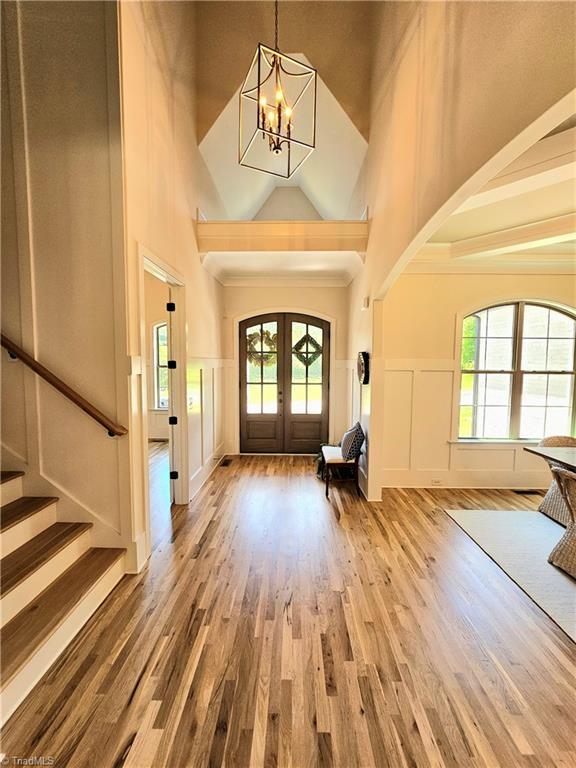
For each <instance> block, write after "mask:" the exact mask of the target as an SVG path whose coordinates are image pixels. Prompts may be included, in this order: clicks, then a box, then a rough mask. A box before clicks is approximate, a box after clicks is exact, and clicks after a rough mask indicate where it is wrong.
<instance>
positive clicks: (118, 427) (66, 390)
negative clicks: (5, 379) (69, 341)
mask: <svg viewBox="0 0 576 768" xmlns="http://www.w3.org/2000/svg"><path fill="white" fill-rule="evenodd" d="M1 343H2V346H3V347H4V349H6V350H7V351H8V354H9V355H10V357H12V358H13V359H16V358H18V360H21V361H22V362H23V363H24V365H27V366H28V368H30V369H31V370H32V371H34V373H37V374H38V376H40V377H41V378H42V379H44V381H47V382H48V384H50V385H51V386H53V387H54V389H57V390H58V392H61V393H62V394H63V395H64V397H67V398H68V400H71V401H72V402H73V403H74V405H77V406H78V408H80V409H81V410H83V411H84V413H87V414H88V416H90V417H91V418H92V419H94V421H97V422H98V424H101V425H102V426H103V427H104V429H105V430H106V431H107V432H108V434H109V435H110V437H122V435H126V434H128V430H127V429H126V427H123V426H122V424H116V422H115V421H112V419H109V418H108V416H106V415H105V414H104V413H102V411H100V410H98V408H96V406H95V405H92V403H90V402H89V401H88V400H86V398H84V397H82V395H80V394H78V392H76V390H74V389H72V387H69V386H68V384H66V383H65V382H64V381H62V379H59V378H58V376H56V375H55V374H54V373H52V371H50V370H49V369H48V368H46V367H45V366H44V365H42V363H39V362H38V360H36V359H35V358H33V357H32V356H31V355H29V354H28V353H27V352H25V351H24V350H23V349H22V348H21V347H19V346H18V344H15V343H14V342H13V341H11V340H10V339H9V338H8V337H7V336H4V334H2V335H1Z"/></svg>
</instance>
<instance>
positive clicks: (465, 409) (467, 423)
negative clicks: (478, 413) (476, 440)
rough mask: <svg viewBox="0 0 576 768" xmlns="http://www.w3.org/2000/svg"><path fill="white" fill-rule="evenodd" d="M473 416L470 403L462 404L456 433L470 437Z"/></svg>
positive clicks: (471, 434)
mask: <svg viewBox="0 0 576 768" xmlns="http://www.w3.org/2000/svg"><path fill="white" fill-rule="evenodd" d="M473 418H474V409H473V408H472V406H470V405H462V406H461V407H460V426H459V429H458V435H459V436H460V437H472V436H473V426H472V421H473Z"/></svg>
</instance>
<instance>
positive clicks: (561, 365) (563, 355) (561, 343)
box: [547, 339, 574, 371]
mask: <svg viewBox="0 0 576 768" xmlns="http://www.w3.org/2000/svg"><path fill="white" fill-rule="evenodd" d="M547 368H548V370H549V371H572V370H573V369H574V340H573V339H550V340H549V341H548V360H547Z"/></svg>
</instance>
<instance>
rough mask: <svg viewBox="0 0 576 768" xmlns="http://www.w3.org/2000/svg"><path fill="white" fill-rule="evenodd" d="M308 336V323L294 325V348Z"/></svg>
mask: <svg viewBox="0 0 576 768" xmlns="http://www.w3.org/2000/svg"><path fill="white" fill-rule="evenodd" d="M304 336H306V323H292V348H294V347H295V346H296V344H298V342H299V341H300V340H301V339H303V338H304Z"/></svg>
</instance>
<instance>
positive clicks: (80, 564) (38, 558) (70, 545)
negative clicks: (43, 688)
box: [0, 471, 125, 722]
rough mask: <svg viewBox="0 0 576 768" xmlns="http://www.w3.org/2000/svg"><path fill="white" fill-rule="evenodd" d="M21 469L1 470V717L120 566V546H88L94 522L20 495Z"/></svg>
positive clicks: (75, 627) (22, 695)
mask: <svg viewBox="0 0 576 768" xmlns="http://www.w3.org/2000/svg"><path fill="white" fill-rule="evenodd" d="M23 477H24V473H23V472H14V471H2V473H1V476H0V483H1V502H2V506H1V508H0V548H1V556H2V560H1V561H0V622H1V623H0V627H1V629H0V673H1V697H2V722H5V721H6V720H7V719H8V717H10V715H11V714H12V713H13V712H14V710H15V709H16V707H17V706H18V705H19V704H20V702H21V701H22V700H23V699H24V698H25V697H26V696H27V695H28V693H29V692H30V690H31V689H32V688H33V686H34V685H35V684H36V683H37V682H38V680H39V679H40V678H41V677H42V675H43V674H44V673H45V672H46V671H47V669H48V668H49V667H50V666H51V665H52V663H53V662H54V661H55V660H56V659H57V658H58V656H59V655H60V654H61V653H62V651H63V650H64V649H65V648H66V646H67V645H68V644H69V643H70V641H71V640H72V638H73V637H74V636H75V635H76V634H77V633H78V632H79V630H80V629H81V628H82V627H83V625H84V624H85V623H86V622H87V621H88V619H89V618H90V616H91V615H92V614H93V613H94V611H95V610H96V609H97V608H98V606H99V605H100V604H101V603H102V601H103V600H104V599H105V598H106V596H107V595H108V594H109V593H110V592H111V590H112V589H113V588H114V586H115V585H116V584H117V583H118V581H120V579H121V578H122V576H123V575H124V572H125V565H124V554H125V550H123V549H104V548H94V547H91V528H92V524H91V523H62V522H57V519H56V505H57V502H58V499H57V498H55V497H39V496H24V495H23V494H22V480H23Z"/></svg>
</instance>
